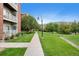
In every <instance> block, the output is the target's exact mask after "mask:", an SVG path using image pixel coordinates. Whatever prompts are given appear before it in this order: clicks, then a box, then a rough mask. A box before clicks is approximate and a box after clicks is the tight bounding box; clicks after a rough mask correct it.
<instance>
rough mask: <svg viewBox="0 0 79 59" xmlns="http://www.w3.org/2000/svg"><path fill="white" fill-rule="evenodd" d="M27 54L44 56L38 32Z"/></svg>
mask: <svg viewBox="0 0 79 59" xmlns="http://www.w3.org/2000/svg"><path fill="white" fill-rule="evenodd" d="M25 56H44V54H43V50H42V47H41V43H40V40H39V37H38V33H37V32H36V33H35V34H34V36H33V38H32V41H31V43H30V46H29V47H28V48H27V50H26V52H25Z"/></svg>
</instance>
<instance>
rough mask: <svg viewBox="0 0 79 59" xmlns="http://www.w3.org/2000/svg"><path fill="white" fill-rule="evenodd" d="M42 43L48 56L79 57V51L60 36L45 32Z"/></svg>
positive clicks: (41, 38) (41, 39)
mask: <svg viewBox="0 0 79 59" xmlns="http://www.w3.org/2000/svg"><path fill="white" fill-rule="evenodd" d="M39 36H40V41H41V44H42V47H43V51H44V55H46V56H79V50H78V49H76V48H74V47H73V46H71V45H70V44H68V43H67V42H65V41H64V40H62V39H60V38H59V34H56V33H55V34H53V33H48V32H44V36H43V37H41V33H40V32H39Z"/></svg>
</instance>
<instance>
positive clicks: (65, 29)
mask: <svg viewBox="0 0 79 59" xmlns="http://www.w3.org/2000/svg"><path fill="white" fill-rule="evenodd" d="M59 32H60V33H65V34H69V33H71V25H70V24H65V23H61V24H60V25H59Z"/></svg>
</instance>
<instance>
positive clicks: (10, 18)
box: [3, 11, 17, 22]
mask: <svg viewBox="0 0 79 59" xmlns="http://www.w3.org/2000/svg"><path fill="white" fill-rule="evenodd" d="M3 16H4V18H6V19H8V20H9V21H13V22H17V19H16V16H15V15H13V14H12V13H10V12H8V11H5V12H4V13H3ZM6 19H5V20H6Z"/></svg>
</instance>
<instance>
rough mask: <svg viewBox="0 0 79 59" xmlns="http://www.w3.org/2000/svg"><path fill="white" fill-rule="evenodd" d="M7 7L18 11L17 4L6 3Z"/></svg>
mask: <svg viewBox="0 0 79 59" xmlns="http://www.w3.org/2000/svg"><path fill="white" fill-rule="evenodd" d="M4 5H5V6H7V7H8V8H10V9H12V10H14V11H17V10H18V6H17V4H15V3H4Z"/></svg>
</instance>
